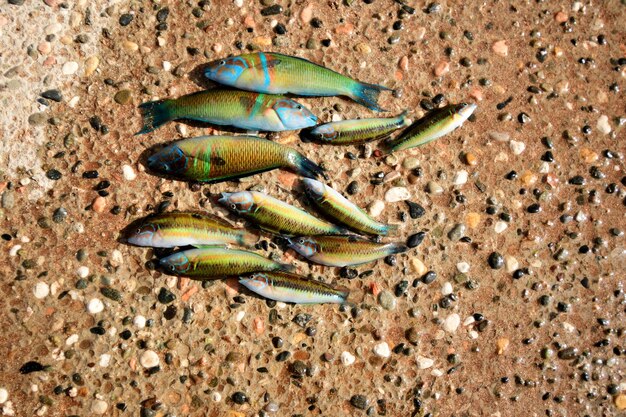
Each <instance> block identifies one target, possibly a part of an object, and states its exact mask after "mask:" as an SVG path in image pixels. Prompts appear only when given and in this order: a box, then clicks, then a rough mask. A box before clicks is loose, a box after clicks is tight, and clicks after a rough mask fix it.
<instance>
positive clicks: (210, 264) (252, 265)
mask: <svg viewBox="0 0 626 417" xmlns="http://www.w3.org/2000/svg"><path fill="white" fill-rule="evenodd" d="M159 267H160V268H161V269H162V270H163V271H164V272H166V273H168V274H170V275H177V276H183V277H189V278H194V279H201V280H203V279H211V278H221V277H226V276H231V275H237V276H238V275H244V274H249V273H252V272H261V271H290V270H292V269H293V266H291V265H286V264H281V263H278V262H274V261H272V260H271V259H267V258H265V257H263V256H261V255H257V254H256V253H254V252H248V251H245V250H236V249H225V248H220V247H207V248H198V249H187V250H183V251H180V252H176V253H173V254H171V255H169V256H166V257H165V258H161V259H159Z"/></svg>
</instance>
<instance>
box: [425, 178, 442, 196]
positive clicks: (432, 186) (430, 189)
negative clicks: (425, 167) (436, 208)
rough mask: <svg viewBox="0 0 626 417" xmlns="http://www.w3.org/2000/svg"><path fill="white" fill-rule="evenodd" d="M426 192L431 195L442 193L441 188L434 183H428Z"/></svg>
mask: <svg viewBox="0 0 626 417" xmlns="http://www.w3.org/2000/svg"><path fill="white" fill-rule="evenodd" d="M426 190H427V191H428V192H429V193H430V194H433V195H440V194H443V191H444V190H443V187H442V186H441V185H439V184H438V183H436V182H435V181H428V184H426Z"/></svg>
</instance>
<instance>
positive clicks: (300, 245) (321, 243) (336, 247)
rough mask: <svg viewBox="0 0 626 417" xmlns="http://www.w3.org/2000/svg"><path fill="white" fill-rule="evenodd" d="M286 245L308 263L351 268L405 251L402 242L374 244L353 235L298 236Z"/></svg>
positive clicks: (406, 248) (289, 240)
mask: <svg viewBox="0 0 626 417" xmlns="http://www.w3.org/2000/svg"><path fill="white" fill-rule="evenodd" d="M288 245H289V247H290V248H291V249H293V250H294V251H296V252H297V253H299V254H300V255H301V256H303V257H304V258H306V259H308V260H309V261H312V262H315V263H317V264H320V265H327V266H339V267H344V266H352V265H361V264H365V263H368V262H373V261H375V260H377V259H380V258H384V257H386V256H389V255H393V254H395V253H401V252H405V251H407V250H408V247H407V246H406V245H405V244H404V243H396V242H392V243H376V242H372V241H370V240H367V239H363V238H359V237H356V236H301V237H296V238H288Z"/></svg>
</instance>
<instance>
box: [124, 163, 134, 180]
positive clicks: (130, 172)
mask: <svg viewBox="0 0 626 417" xmlns="http://www.w3.org/2000/svg"><path fill="white" fill-rule="evenodd" d="M122 174H123V175H124V179H125V180H126V181H132V180H134V179H135V178H137V174H136V173H135V170H134V169H133V167H131V166H130V165H122Z"/></svg>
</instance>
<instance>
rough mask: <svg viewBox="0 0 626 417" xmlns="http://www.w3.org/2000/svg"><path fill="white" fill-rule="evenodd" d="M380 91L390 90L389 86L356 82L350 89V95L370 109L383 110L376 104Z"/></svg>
mask: <svg viewBox="0 0 626 417" xmlns="http://www.w3.org/2000/svg"><path fill="white" fill-rule="evenodd" d="M381 91H391V88H387V87H385V86H382V85H377V84H367V83H357V84H356V85H355V86H354V88H353V89H352V94H351V95H350V97H351V98H352V100H354V101H356V102H357V103H359V104H362V105H363V106H365V107H368V108H370V109H372V110H375V111H385V109H383V108H381V107H380V106H379V105H378V96H379V95H380V92H381Z"/></svg>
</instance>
